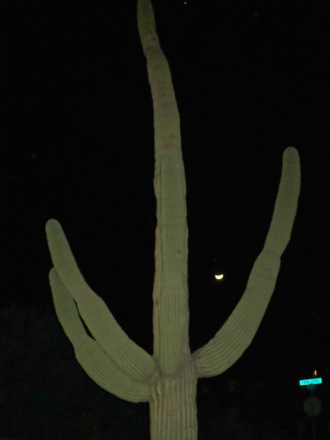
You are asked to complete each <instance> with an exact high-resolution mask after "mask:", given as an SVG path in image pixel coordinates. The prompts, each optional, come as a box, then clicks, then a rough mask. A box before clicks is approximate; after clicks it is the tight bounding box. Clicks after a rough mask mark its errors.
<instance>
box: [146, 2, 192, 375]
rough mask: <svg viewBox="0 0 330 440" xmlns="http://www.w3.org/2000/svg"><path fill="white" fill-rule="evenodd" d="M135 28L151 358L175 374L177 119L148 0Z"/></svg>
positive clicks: (179, 286)
mask: <svg viewBox="0 0 330 440" xmlns="http://www.w3.org/2000/svg"><path fill="white" fill-rule="evenodd" d="M138 29H139V35H140V39H141V43H142V47H143V51H144V54H145V56H146V59H147V70H148V78H149V83H150V87H151V95H152V101H153V108H154V136H155V175H154V190H155V195H156V200H157V228H156V245H155V278H154V289H153V304H154V309H153V329H154V357H155V358H156V359H157V361H158V362H159V365H160V369H161V371H162V372H163V373H165V374H169V375H170V374H173V373H174V372H175V371H176V369H177V368H178V367H179V366H180V365H181V364H182V361H183V358H184V356H185V355H188V353H190V352H189V341H188V316H189V311H188V285H187V272H188V269H187V266H188V244H187V240H188V227H187V220H186V216H187V214H186V200H185V196H186V184H185V175H184V165H183V160H182V152H181V134H180V117H179V111H178V107H177V103H176V98H175V93H174V89H173V84H172V77H171V72H170V69H169V65H168V62H167V60H166V58H165V55H164V53H163V52H162V49H161V47H160V44H159V40H158V36H157V34H156V27H155V19H154V13H153V8H152V4H151V1H150V0H138Z"/></svg>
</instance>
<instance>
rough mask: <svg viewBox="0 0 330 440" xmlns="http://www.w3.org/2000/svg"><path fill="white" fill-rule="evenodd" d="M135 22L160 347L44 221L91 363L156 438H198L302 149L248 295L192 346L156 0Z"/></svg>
mask: <svg viewBox="0 0 330 440" xmlns="http://www.w3.org/2000/svg"><path fill="white" fill-rule="evenodd" d="M138 28H139V34H140V38H141V42H142V47H143V50H144V53H145V56H146V59H147V68H148V76H149V82H150V85H151V93H152V98H153V107H154V130H155V176H154V189H155V194H156V199H157V228H156V246H155V266H156V269H155V278H154V286H153V331H154V349H153V354H152V355H151V354H148V353H147V352H146V351H145V350H144V349H143V348H141V347H139V346H138V345H137V344H135V343H134V342H133V341H132V340H131V339H130V338H129V337H128V336H127V335H126V333H125V332H124V331H123V330H122V328H121V327H120V326H119V325H118V323H117V322H116V320H115V318H114V317H113V315H112V313H111V312H110V311H109V309H108V308H107V306H106V305H105V303H104V302H103V300H102V299H101V298H100V297H99V296H97V295H96V294H95V293H94V292H93V291H92V290H91V288H90V287H89V286H88V284H87V283H86V281H85V280H84V278H83V276H82V275H81V273H80V271H79V269H78V266H77V264H76V261H75V259H74V257H73V255H72V252H71V250H70V247H69V244H68V242H67V240H66V238H65V235H64V233H63V230H62V228H61V226H60V224H59V223H58V222H57V221H56V220H54V219H52V220H49V221H48V223H47V226H46V231H47V238H48V244H49V249H50V253H51V258H52V261H53V265H54V267H53V268H52V269H51V271H50V284H51V289H52V293H53V299H54V304H55V309H56V313H57V316H58V318H59V321H60V323H61V325H62V326H63V329H64V331H65V333H66V335H67V336H68V338H69V339H70V341H71V343H72V345H73V347H74V351H75V355H76V358H77V360H78V362H79V363H80V364H81V366H82V367H83V368H84V370H85V371H86V373H87V374H88V375H89V376H90V377H91V378H92V379H93V380H94V381H95V382H96V383H97V384H98V385H99V386H100V387H102V388H104V389H105V390H107V391H109V392H111V393H113V394H115V395H116V396H118V397H120V398H122V399H126V400H128V401H131V402H149V404H150V432H151V439H152V440H156V439H157V440H195V439H197V410H196V384H197V380H198V378H199V377H211V376H215V375H218V374H220V373H222V372H223V371H225V370H226V369H227V368H229V367H230V366H231V365H232V364H233V363H234V362H236V361H237V359H239V357H240V356H241V355H242V353H243V352H244V351H245V349H246V348H247V347H248V346H249V344H250V343H251V341H252V339H253V337H254V335H255V333H256V331H257V328H258V326H259V324H260V322H261V319H262V317H263V315H264V313H265V310H266V308H267V305H268V303H269V300H270V298H271V295H272V293H273V290H274V287H275V282H276V278H277V274H278V271H279V268H280V258H281V255H282V253H283V251H284V249H285V247H286V245H287V243H288V241H289V239H290V234H291V229H292V226H293V221H294V217H295V214H296V209H297V200H298V195H299V187H300V168H299V156H298V153H297V151H296V150H295V149H294V148H292V147H290V148H287V149H286V150H285V152H284V155H283V169H282V176H281V180H280V186H279V190H278V195H277V199H276V203H275V208H274V213H273V218H272V221H271V225H270V229H269V232H268V235H267V238H266V242H265V245H264V248H263V250H262V251H261V253H260V255H259V256H258V258H257V260H256V262H255V263H254V266H253V268H252V271H251V274H250V277H249V280H248V283H247V287H246V290H245V292H244V294H243V296H242V298H241V300H240V301H239V303H238V305H237V306H236V308H235V309H234V311H233V312H232V313H231V315H230V316H229V318H228V320H227V321H226V322H225V324H224V325H223V326H222V327H221V329H220V330H219V331H218V332H217V333H216V335H215V336H214V337H213V338H212V339H211V340H210V341H209V342H208V343H207V344H206V345H204V346H203V347H201V348H200V349H199V350H197V351H196V352H194V353H191V352H190V348H189V336H188V324H189V310H188V282H187V275H188V270H187V260H188V245H187V241H188V227H187V222H186V201H185V194H186V185H185V176H184V165H183V160H182V153H181V139H180V122H179V113H178V109H177V104H176V100H175V95H174V90H173V86H172V80H171V74H170V70H169V66H168V63H167V61H166V58H165V56H164V54H163V52H162V50H161V48H160V45H159V41H158V37H157V34H156V28H155V19H154V14H153V10H152V5H151V2H150V0H138ZM82 321H83V322H84V323H85V325H86V326H87V328H88V329H89V332H90V334H91V335H92V336H90V335H89V334H87V332H86V331H85V328H84V326H83V323H82Z"/></svg>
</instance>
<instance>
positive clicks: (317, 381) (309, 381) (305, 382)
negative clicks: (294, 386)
mask: <svg viewBox="0 0 330 440" xmlns="http://www.w3.org/2000/svg"><path fill="white" fill-rule="evenodd" d="M320 383H322V377H313V378H312V379H301V380H300V381H299V385H300V386H301V387H304V386H306V385H316V384H320Z"/></svg>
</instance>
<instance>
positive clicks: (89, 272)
mask: <svg viewBox="0 0 330 440" xmlns="http://www.w3.org/2000/svg"><path fill="white" fill-rule="evenodd" d="M113 3H115V4H113ZM154 6H155V13H156V20H157V29H158V33H159V37H160V41H161V45H162V48H163V50H164V52H165V54H166V56H167V58H168V61H169V63H170V66H171V70H172V75H173V83H174V87H175V90H176V94H177V100H178V105H179V110H180V114H181V126H182V139H183V154H184V161H185V167H186V178H187V187H188V196H187V203H188V224H189V289H190V312H191V347H192V349H193V350H195V349H197V348H198V347H199V346H200V345H202V344H204V343H205V342H207V340H208V339H209V338H210V337H212V336H213V335H214V333H215V332H216V331H217V330H218V328H219V327H220V326H221V324H222V323H223V322H224V321H225V320H226V318H227V317H228V316H229V314H230V312H231V310H233V308H234V307H235V305H236V303H237V302H238V300H239V298H240V296H241V295H242V293H243V291H244V288H245V285H246V282H247V278H248V275H249V272H250V270H251V267H252V265H253V262H254V260H255V258H256V257H257V255H258V253H259V252H260V250H261V248H262V245H263V242H264V239H265V236H266V233H267V229H268V226H269V223H270V219H271V215H272V209H273V204H274V201H275V197H276V193H277V185H278V182H279V176H280V171H281V160H282V153H283V150H284V149H285V148H286V147H287V146H289V145H293V146H295V147H296V148H297V149H298V150H299V153H300V156H301V166H302V188H301V197H300V200H299V209H298V215H297V219H296V223H295V226H294V230H293V235H292V241H291V242H290V244H289V247H288V249H287V251H286V252H285V255H284V257H283V266H282V269H281V272H280V275H279V279H278V283H277V287H276V290H275V293H274V297H273V299H272V301H271V304H270V307H269V309H268V311H267V313H266V316H265V319H264V321H263V322H262V324H261V326H260V329H259V331H258V333H257V335H256V337H255V339H254V341H253V343H252V345H251V347H250V348H249V349H248V350H247V352H246V353H245V354H244V355H243V356H242V358H241V359H240V360H239V361H238V362H237V364H236V365H235V366H234V367H232V368H231V369H230V370H229V371H228V372H226V373H225V374H224V375H222V376H219V377H218V378H214V379H209V380H203V381H201V385H200V387H201V390H200V391H199V394H198V400H199V411H200V417H199V419H200V427H201V430H203V431H202V432H201V435H200V436H201V438H203V435H204V436H208V438H218V437H217V435H218V434H219V432H221V431H222V432H224V429H225V428H224V427H223V426H222V425H221V426H220V425H219V426H218V425H217V424H216V423H215V422H214V420H215V419H216V410H215V409H217V408H218V409H219V412H221V411H222V414H224V413H223V411H224V412H225V411H227V413H228V411H229V413H228V414H229V415H228V414H227V413H226V414H227V416H224V418H223V419H224V420H226V417H228V418H229V420H231V422H230V423H232V425H233V426H234V425H236V426H238V422H237V420H238V419H237V418H239V417H240V419H239V420H240V423H243V422H242V417H243V416H244V414H245V415H246V420H247V421H249V422H250V421H251V417H252V416H251V417H250V416H249V415H248V412H246V411H247V409H246V408H248V409H249V410H250V411H252V412H253V414H254V417H255V420H256V422H255V423H256V425H258V420H259V419H258V417H259V415H260V414H264V412H265V411H266V410H265V408H266V407H267V408H272V411H273V412H276V411H277V412H276V416H275V415H272V416H270V415H269V414H270V413H267V412H266V413H265V415H264V417H265V420H270V419H271V420H275V421H274V424H275V425H276V429H277V430H279V432H280V431H281V432H282V434H281V435H282V436H284V435H289V434H288V433H291V434H290V435H291V437H290V438H296V437H293V436H294V435H295V436H299V435H300V436H302V437H297V438H304V437H303V436H304V435H307V434H309V431H308V430H309V429H310V427H309V423H310V420H309V419H308V416H306V415H305V414H304V412H303V401H304V399H305V397H307V395H308V393H307V391H306V390H302V389H299V386H298V380H299V379H301V378H306V377H310V376H311V374H312V371H313V369H314V368H316V369H318V372H319V375H320V376H322V377H323V381H324V384H323V385H321V386H319V387H318V389H317V390H316V394H317V395H318V397H319V398H320V399H321V400H322V404H323V411H322V413H321V415H320V416H319V417H318V418H317V426H318V429H319V430H320V433H319V435H320V436H322V435H323V437H321V438H327V437H326V435H327V434H325V433H324V432H325V430H326V428H325V427H326V425H327V421H328V420H330V413H329V398H328V394H329V384H328V380H329V379H328V378H329V365H330V348H329V327H330V321H329V299H328V294H329V293H328V292H329V273H328V272H329V269H328V252H327V251H328V247H329V233H328V216H329V175H328V166H329V165H328V163H329V152H328V145H329V130H328V127H329V114H330V108H329V107H330V106H329V102H330V101H329V75H328V73H327V72H328V70H327V65H328V62H329V59H328V58H329V56H328V47H329V43H330V41H329V40H330V38H329V25H330V20H329V14H328V11H327V7H326V6H327V2H326V1H313V2H311V1H301V2H299V3H296V2H290V1H289V2H288V1H282V0H280V1H276V2H261V1H252V0H248V1H232V0H224V1H221V2H214V3H213V2H203V3H201V2H198V1H194V0H187V2H184V1H179V0H175V1H174V0H172V1H161V0H158V1H156V0H155V1H154ZM0 17H1V21H2V24H1V33H2V37H1V52H0V53H1V71H0V75H1V101H2V104H1V147H0V148H1V159H2V160H1V174H0V192H1V193H0V206H1V216H0V222H1V224H0V227H1V231H2V232H1V251H0V252H1V254H0V257H1V277H0V292H1V293H0V295H1V297H0V298H1V302H0V307H1V309H2V310H1V312H0V313H1V320H2V324H1V326H2V353H1V357H2V359H3V362H2V364H1V365H2V369H3V371H5V372H6V373H5V374H3V373H2V377H3V378H4V379H3V380H2V381H3V385H2V386H3V387H4V388H3V389H5V390H6V392H5V393H4V394H3V395H6V396H7V397H6V399H7V400H6V399H4V398H2V405H3V408H5V409H3V411H5V419H6V422H4V423H5V424H4V425H3V426H2V427H1V431H0V435H1V434H3V435H12V436H14V435H16V436H20V437H22V438H31V439H32V438H35V439H37V440H38V439H39V438H41V434H40V433H41V432H42V430H41V428H40V427H36V428H35V430H38V432H39V434H38V433H36V434H35V436H33V435H32V436H31V434H29V430H28V429H29V428H27V426H31V422H30V423H29V422H28V421H27V416H26V414H25V418H24V417H23V416H22V419H21V420H20V422H19V423H16V422H15V423H14V421H13V420H15V418H13V420H12V421H10V420H11V419H10V417H13V415H11V416H10V415H9V414H15V411H18V409H17V408H18V406H17V404H16V402H17V401H18V400H21V401H24V399H26V400H27V402H28V398H29V397H28V396H30V395H31V394H34V395H38V391H35V390H36V389H39V390H40V387H42V386H43V387H44V388H42V389H43V390H44V391H43V396H44V397H45V396H46V395H49V393H53V394H54V395H55V390H56V386H55V387H54V389H52V390H50V389H48V388H47V386H48V385H47V383H48V384H49V382H50V381H54V377H55V376H54V375H58V374H59V371H60V370H61V368H62V369H64V370H66V372H67V374H65V371H63V374H62V375H61V376H56V378H57V379H56V381H57V380H60V381H61V382H58V383H61V386H60V387H58V389H59V388H61V390H63V391H62V392H63V396H62V397H61V396H58V402H62V403H61V405H60V406H61V408H62V411H63V413H65V411H64V409H63V406H64V407H65V402H66V401H67V404H69V400H70V399H69V398H68V396H71V398H72V399H74V398H73V394H74V392H73V391H72V392H71V394H70V389H71V388H70V387H73V388H72V389H75V388H74V386H75V385H74V383H75V382H74V380H73V379H72V377H75V378H76V379H75V380H76V382H77V390H78V391H77V396H79V390H80V392H81V393H82V392H83V391H81V389H82V385H81V384H82V383H84V384H85V385H84V387H85V388H86V387H87V388H86V389H88V390H89V391H88V392H90V393H92V394H93V393H94V389H95V388H96V386H95V385H94V384H93V383H90V382H91V381H89V379H87V378H86V377H85V375H84V373H83V372H81V371H80V367H79V366H76V363H75V361H74V357H73V354H72V350H71V347H70V346H69V345H67V344H68V343H67V341H66V340H65V337H64V335H63V333H62V331H61V328H60V326H59V324H58V323H57V321H56V318H55V316H54V312H53V308H52V299H51V293H50V288H49V284H48V271H49V268H50V267H51V262H50V258H49V254H48V250H47V244H46V239H45V233H44V226H45V222H46V221H47V219H49V218H52V217H55V218H57V219H58V220H59V221H60V222H61V224H62V226H63V228H64V230H65V232H66V234H67V236H68V239H69V241H70V244H71V246H72V249H73V251H74V254H75V256H76V259H77V261H78V263H79V266H80V268H81V270H82V272H83V273H84V275H85V278H86V279H87V281H88V282H89V284H90V285H91V287H92V288H93V289H94V290H95V291H96V292H97V293H98V294H99V295H100V296H102V298H103V299H104V300H105V301H106V302H107V304H108V305H109V307H110V308H111V310H112V312H113V314H114V315H115V317H116V318H117V320H118V321H119V323H120V324H121V325H122V326H123V328H124V329H125V330H126V331H127V333H128V334H129V336H131V337H132V338H133V339H134V340H135V341H136V342H138V343H139V344H141V345H142V346H143V347H144V348H146V349H148V350H149V351H150V352H151V351H152V326H151V314H152V301H151V292H152V282H153V271H154V262H153V247H154V230H155V199H154V195H153V186H152V179H153V128H152V103H151V96H150V91H149V86H148V81H147V74H146V66H145V58H144V56H143V52H142V49H141V46H140V40H139V37H138V33H137V26H136V4H135V1H132V2H128V1H126V2H121V3H120V4H119V2H106V1H100V2H87V1H81V2H79V4H78V3H73V2H71V1H66V2H64V1H56V2H55V1H49V0H46V1H24V2H23V1H15V0H11V1H2V2H1V4H0ZM218 272H222V273H224V275H225V278H224V281H222V282H215V280H214V274H215V273H218ZM37 321H39V324H38V323H37ZM22 323H24V324H22ZM28 335H29V336H28ZM15 338H16V339H15ZM22 338H23V339H22ZM24 338H26V340H25V339H24ZM43 338H44V339H43ZM55 339H56V342H54V340H55ZM18 340H20V342H18ZM23 347H24V348H23ZM47 347H49V348H47ZM40 350H41V351H43V350H44V351H45V350H46V351H47V355H45V356H46V358H47V362H48V363H47V362H46V360H45V359H43V361H42V360H41V358H40V359H39V360H38V359H37V357H38V355H39V354H40V353H41V351H40ZM61 350H62V352H63V357H62V355H61V353H62V352H61ZM32 353H34V354H32ZM30 357H31V358H34V357H35V360H30V361H28V360H29V359H30ZM16 358H17V359H16ZM18 359H19V360H18ZM29 362H30V363H31V370H29V369H28V368H27V371H26V372H25V373H24V374H26V375H27V376H26V377H29V379H26V380H25V379H24V380H23V379H21V380H22V381H23V382H24V383H26V382H29V381H30V380H31V381H32V377H34V373H33V369H32V364H33V365H34V362H35V364H36V365H37V364H38V365H39V366H40V365H44V373H42V374H41V376H42V377H43V382H42V385H40V384H39V385H37V384H36V385H35V388H33V389H30V390H25V391H24V386H23V385H22V387H21V388H20V386H19V385H17V383H20V382H19V381H18V382H17V381H16V379H15V377H16V376H15V374H17V375H20V376H21V378H24V374H23V373H22V371H19V370H17V371H16V370H15V368H16V367H15V368H14V365H16V366H17V364H18V363H19V364H20V365H27V364H28V363H29ZM43 362H44V364H43ZM46 364H47V365H48V366H49V368H48V367H46ZM64 365H66V367H65V368H64V367H63V366H64ZM17 368H18V367H17ZM70 369H74V370H70ZM69 370H70V371H75V373H72V372H71V373H69ZM13 371H16V373H15V374H14V372H13ZM46 371H47V374H46ZM35 374H37V373H35ZM29 375H30V376H29ZM37 375H38V377H39V378H40V375H39V374H37ZM9 376H10V377H9ZM77 377H78V378H80V379H79V380H78V379H77ZM70 378H71V379H70ZM40 380H41V378H40ZM47 381H48V382H47ZM13 383H16V385H15V386H14V385H13ZM30 383H32V382H30ZM38 383H39V382H38ZM52 383H53V382H52ZM45 384H46V385H45ZM79 384H80V385H79ZM38 387H39V388H38ZM85 388H84V389H85ZM13 389H15V390H16V391H15V392H14V391H13ZM45 390H46V391H45ZM56 391H58V390H56ZM15 393H16V395H15ZM29 393H30V394H29ZM47 393H48V394H47ZM0 394H1V393H0ZM40 395H41V392H40ZM13 396H16V397H15V398H14V397H13ZM86 396H88V393H87V391H86ZM102 396H103V397H102V398H104V399H112V397H109V396H108V395H106V396H104V394H102ZM235 396H236V397H235ZM60 397H61V398H60ZM8 399H9V400H10V402H11V403H10V405H9V406H10V407H11V408H12V409H11V410H9V409H8V408H9V406H8ZM15 399H16V400H15ZM86 399H87V400H88V399H89V398H88V397H86ZM90 399H91V398H90ZM235 399H236V400H235ZM76 400H77V402H79V403H76V405H78V406H79V404H81V402H82V401H83V399H81V398H80V397H76ZM101 400H102V399H101ZM91 401H92V399H91ZM113 401H114V402H115V403H114V404H113V405H111V404H109V401H107V402H108V404H109V408H113V406H115V407H116V408H118V405H119V406H120V408H122V407H123V408H124V407H125V405H126V403H125V402H121V401H119V399H116V398H113ZM210 402H211V403H210ZM242 402H245V404H244V405H245V407H244V408H245V410H244V409H242V408H243V406H244V405H243V403H242ZM266 402H268V406H267V404H266ZM27 405H28V404H25V405H23V407H24V408H26V406H27ZM49 405H50V406H49V407H50V408H51V409H52V411H51V410H50V411H49V414H50V413H53V414H54V412H55V407H56V408H58V405H57V404H56V405H55V404H54V403H53V405H51V404H49ZM208 405H209V406H208ZM90 406H91V408H93V409H88V410H87V409H86V410H85V409H83V408H81V407H79V409H76V412H77V417H78V415H79V414H80V415H79V417H80V416H81V414H83V413H91V415H90V417H92V418H93V417H96V415H95V414H96V413H97V411H96V410H95V408H96V407H95V406H92V405H90ZM39 407H40V408H41V409H40V408H39V410H38V411H40V412H38V411H37V410H36V412H35V413H33V414H31V418H30V420H32V419H33V420H34V423H36V424H37V425H36V426H39V425H38V423H41V422H40V420H42V419H43V420H46V418H45V414H44V413H43V408H45V405H42V404H41V403H40V400H39ZM133 407H134V408H135V407H138V408H140V407H141V406H139V405H137V406H134V405H130V404H127V406H126V407H125V408H128V409H123V414H125V416H123V422H122V425H120V423H119V420H120V419H119V417H120V416H119V415H117V416H116V417H115V419H116V421H117V422H118V424H119V425H120V426H122V428H121V429H129V428H130V429H132V427H131V426H129V425H130V423H128V422H127V420H128V419H127V417H131V418H132V423H131V425H132V426H133V425H134V420H135V419H136V418H138V417H140V418H141V420H143V422H141V423H142V425H143V426H144V429H146V432H147V422H145V420H146V419H145V418H144V417H147V415H145V414H147V411H146V410H145V409H143V410H141V411H142V412H141V414H140V415H139V416H138V417H137V416H135V413H134V411H138V410H135V409H133ZM208 408H213V412H214V414H215V415H214V419H212V411H211V409H208ZM214 408H215V409H214ZM233 408H234V409H233ZM237 408H238V409H237ZM274 408H275V409H276V411H275V409H274ZM220 409H221V411H220ZM236 410H237V411H238V412H239V415H238V413H237V412H236V413H235V411H236ZM10 411H11V412H10ZM31 411H32V410H31ZM125 411H126V412H125ZM130 411H131V412H130ZM230 411H234V412H230ZM244 411H245V413H244ZM269 411H270V410H269ZM110 412H111V410H110ZM22 413H24V409H22ZM118 413H119V412H118ZM144 413H145V414H144ZM132 414H133V415H132ZM242 414H243V415H242ZM272 414H273V413H272ZM87 415H88V414H87ZM273 416H274V417H273ZM54 417H55V416H54ZM62 417H64V415H63V416H62ZM81 417H82V416H81ZM86 417H87V416H86ZM235 417H236V419H235ZM272 417H273V418H272ZM55 418H56V417H55ZM243 418H244V417H243ZM210 420H211V421H212V420H213V422H211V421H210ZM259 421H260V420H259ZM45 423H46V422H45ZM54 423H55V424H56V422H54ZM57 423H58V422H57ZM84 423H85V422H84ZM90 423H91V424H93V423H94V425H95V424H96V422H90ZM212 423H213V425H212ZM214 423H215V424H214ZM228 423H229V422H228ZM230 423H229V425H230ZM14 425H15V426H16V428H15V429H16V431H15V429H14V427H13V426H14ZM46 425H47V423H46ZM82 425H83V422H81V426H82ZM142 425H141V426H142ZM259 425H260V423H259ZM17 426H19V428H17ZM48 426H50V422H49V424H48ZM45 429H46V428H45ZM72 429H73V428H72ZM100 429H101V428H100ZM118 429H119V428H118ZM228 429H229V428H228ZM274 429H275V428H274ZM4 430H6V432H2V431H4ZM63 430H64V428H63ZM208 430H209V431H208ZM46 432H47V431H46ZM67 432H69V431H67ZM103 432H104V431H103ZM107 432H108V431H107ZM129 432H132V431H129ZM139 432H143V433H145V431H143V429H142V428H141V431H139ZM246 432H247V430H246V429H245V438H247V434H246ZM284 432H286V433H287V434H283V433H284ZM109 433H111V434H113V432H112V431H111V427H109ZM203 433H204V434H203ZM215 433H217V434H215ZM52 434H53V435H54V437H53V438H63V439H64V438H66V437H65V435H66V434H64V431H63V433H62V434H61V435H60V434H56V435H57V437H56V435H55V431H52ZM251 435H252V434H251ZM117 437H118V438H120V434H117ZM70 438H71V439H72V438H73V437H72V435H71V437H70ZM78 438H83V436H82V434H81V435H80V436H78ZM86 438H87V437H86ZM96 438H97V437H96ZM223 438H225V437H223ZM228 438H229V437H228ZM236 438H239V435H238V434H237V435H236ZM251 438H256V437H253V436H252V437H251ZM281 438H282V437H281ZM283 438H286V437H283ZM287 438H289V437H287Z"/></svg>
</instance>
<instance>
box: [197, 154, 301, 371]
mask: <svg viewBox="0 0 330 440" xmlns="http://www.w3.org/2000/svg"><path fill="white" fill-rule="evenodd" d="M299 189H300V166H299V156H298V152H297V150H296V149H295V148H292V147H290V148H287V149H286V150H285V151H284V155H283V168H282V176H281V181H280V186H279V190H278V195H277V199H276V202H275V208H274V213H273V218H272V221H271V224H270V228H269V231H268V234H267V238H266V241H265V246H264V248H263V250H262V252H261V253H260V255H259V256H258V258H257V259H256V261H255V263H254V266H253V268H252V271H251V274H250V277H249V280H248V283H247V287H246V290H245V292H244V294H243V296H242V298H241V300H240V301H239V303H238V304H237V306H236V307H235V309H234V311H233V312H232V313H231V315H230V316H229V318H228V320H227V321H226V322H225V324H224V325H223V326H222V327H221V329H220V330H219V331H218V332H217V333H216V335H215V336H214V338H213V339H211V340H210V341H209V342H208V343H207V344H206V345H205V346H204V347H202V348H200V349H199V350H197V351H196V352H195V353H194V354H193V357H194V358H195V360H196V365H197V369H198V375H199V377H208V376H215V375H218V374H221V373H223V372H224V371H225V370H227V368H229V367H231V366H232V365H233V364H234V363H235V362H236V361H237V360H238V359H239V358H240V356H241V355H242V354H243V352H244V351H245V350H246V349H247V347H248V346H249V345H250V343H251V342H252V340H253V337H254V335H255V334H256V332H257V330H258V327H259V325H260V322H261V320H262V318H263V316H264V313H265V311H266V308H267V306H268V303H269V301H270V299H271V296H272V293H273V291H274V288H275V284H276V278H277V275H278V272H279V269H280V260H281V255H282V253H283V252H284V250H285V248H286V246H287V244H288V242H289V239H290V235H291V230H292V227H293V222H294V218H295V215H296V210H297V203H298V196H299Z"/></svg>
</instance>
